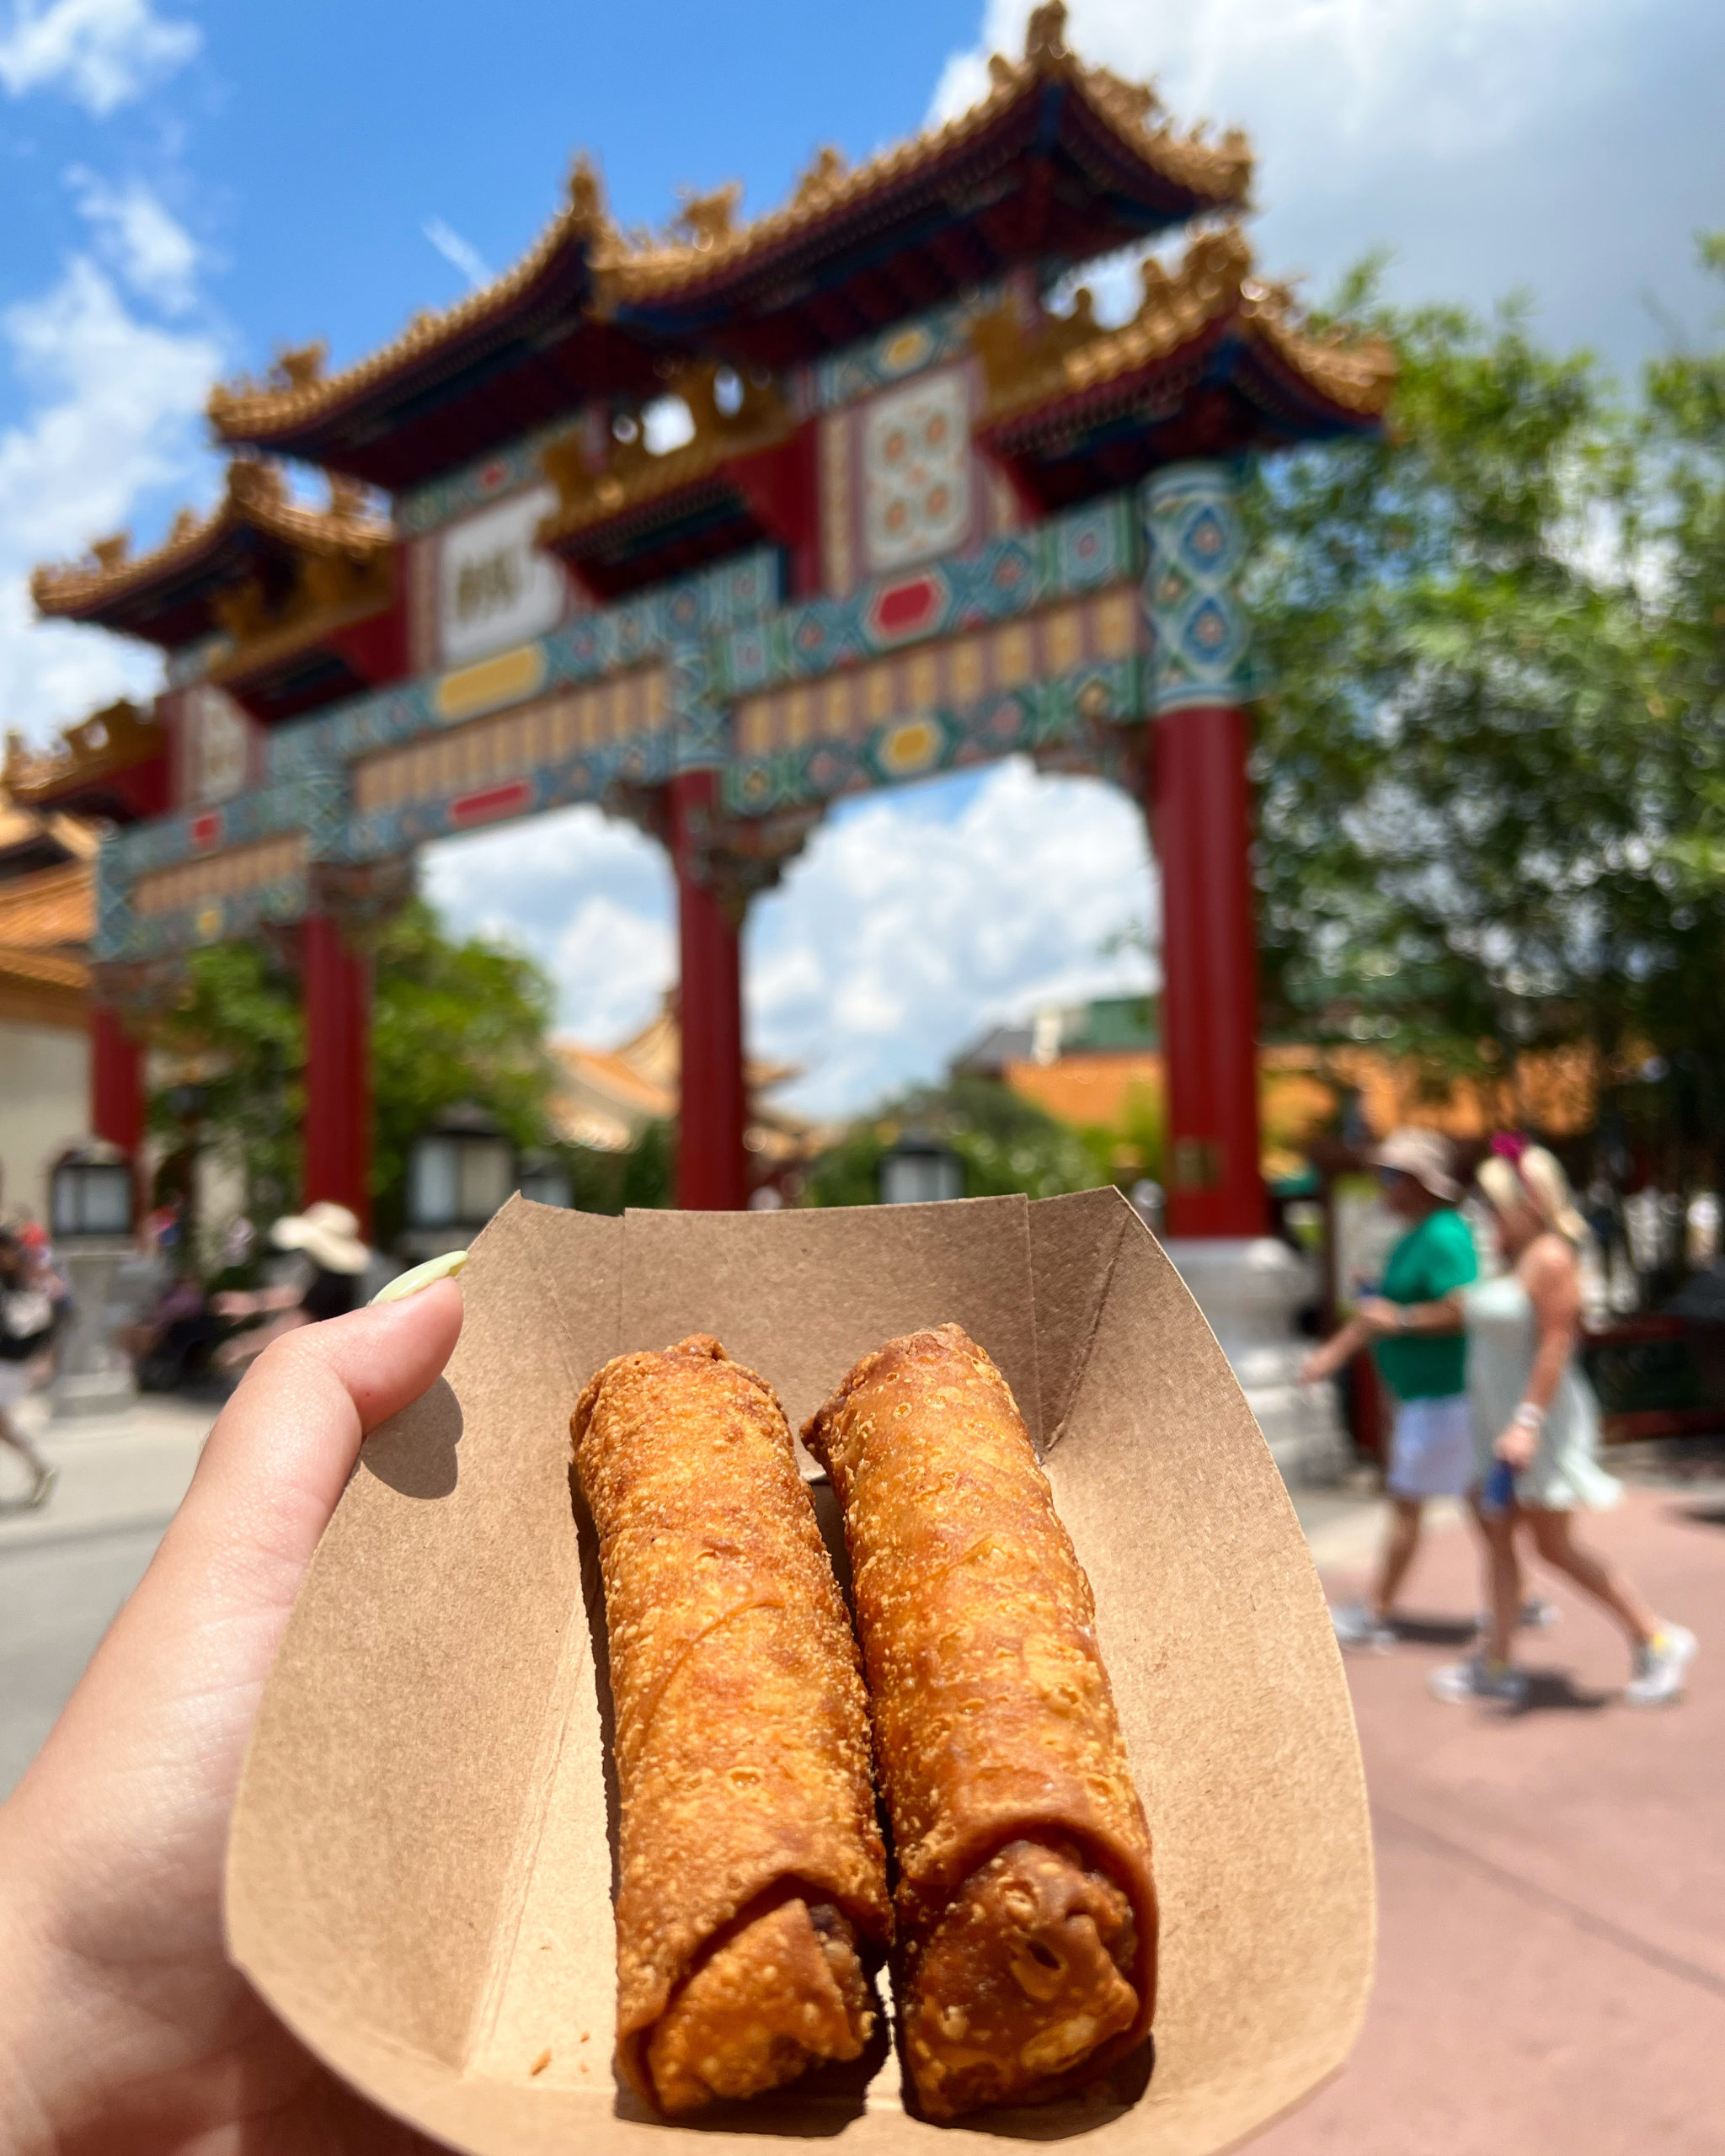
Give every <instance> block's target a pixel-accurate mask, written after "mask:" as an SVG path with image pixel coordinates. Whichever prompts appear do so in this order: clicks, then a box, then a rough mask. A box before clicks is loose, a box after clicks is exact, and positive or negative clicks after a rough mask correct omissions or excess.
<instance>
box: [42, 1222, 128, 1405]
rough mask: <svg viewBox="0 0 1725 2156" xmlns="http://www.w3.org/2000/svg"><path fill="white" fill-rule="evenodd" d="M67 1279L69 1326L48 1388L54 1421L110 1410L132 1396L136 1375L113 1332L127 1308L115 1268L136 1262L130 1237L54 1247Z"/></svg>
mask: <svg viewBox="0 0 1725 2156" xmlns="http://www.w3.org/2000/svg"><path fill="white" fill-rule="evenodd" d="M56 1256H57V1257H58V1258H59V1260H60V1262H61V1264H62V1265H63V1266H64V1267H66V1274H67V1279H68V1280H70V1281H71V1283H72V1326H71V1329H70V1330H69V1331H68V1332H67V1336H66V1340H65V1342H64V1345H63V1346H62V1347H61V1351H60V1369H59V1374H57V1375H56V1378H55V1380H54V1383H53V1385H52V1386H51V1388H50V1390H49V1396H48V1397H49V1401H50V1412H51V1414H52V1416H53V1417H54V1419H55V1421H56V1422H71V1421H73V1420H75V1419H77V1417H80V1416H83V1415H115V1414H118V1413H119V1412H120V1410H121V1409H123V1408H126V1407H129V1406H131V1403H132V1401H134V1400H136V1398H137V1395H138V1387H137V1380H136V1378H135V1377H134V1376H133V1375H132V1369H131V1363H130V1362H129V1361H128V1360H127V1359H126V1354H125V1353H124V1351H123V1350H122V1349H121V1348H119V1347H118V1346H116V1344H115V1338H114V1335H115V1331H116V1330H117V1329H118V1327H119V1326H120V1325H123V1324H124V1323H125V1322H126V1320H127V1318H128V1317H129V1316H131V1310H130V1309H129V1308H128V1307H127V1305H126V1302H125V1301H124V1299H122V1297H121V1296H120V1293H119V1283H120V1272H121V1269H122V1268H123V1267H126V1266H127V1265H128V1264H130V1263H131V1262H134V1261H136V1257H137V1250H136V1246H135V1245H134V1244H133V1243H132V1242H131V1240H130V1238H127V1239H126V1240H125V1241H120V1239H119V1238H118V1237H116V1238H115V1240H114V1241H111V1242H102V1243H93V1242H87V1243H84V1244H83V1245H82V1246H68V1245H67V1244H66V1243H61V1245H60V1246H59V1248H58V1250H57V1251H56Z"/></svg>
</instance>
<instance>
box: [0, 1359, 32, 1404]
mask: <svg viewBox="0 0 1725 2156" xmlns="http://www.w3.org/2000/svg"><path fill="white" fill-rule="evenodd" d="M35 1374H36V1366H35V1361H34V1359H32V1360H31V1361H29V1362H28V1363H0V1408H5V1407H16V1406H17V1405H18V1403H19V1401H20V1400H22V1399H23V1398H24V1396H25V1395H26V1394H27V1393H28V1392H29V1389H30V1384H31V1380H33V1379H34V1378H35Z"/></svg>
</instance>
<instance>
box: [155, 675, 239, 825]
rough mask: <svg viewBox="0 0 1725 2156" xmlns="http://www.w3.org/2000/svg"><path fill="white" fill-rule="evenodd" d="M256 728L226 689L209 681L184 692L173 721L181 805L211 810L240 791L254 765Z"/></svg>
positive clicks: (198, 683) (180, 695) (180, 697)
mask: <svg viewBox="0 0 1725 2156" xmlns="http://www.w3.org/2000/svg"><path fill="white" fill-rule="evenodd" d="M258 730H259V729H258V727H257V724H256V722H255V721H254V720H253V719H252V718H250V716H249V715H248V713H247V712H243V711H242V710H241V708H240V707H239V706H238V704H237V703H236V702H234V701H233V698H232V696H228V695H227V693H226V691H223V690H221V689H218V688H216V687H214V686H211V684H210V683H208V682H197V683H195V684H194V685H193V686H191V687H190V688H189V689H185V690H183V691H181V692H180V694H179V709H178V712H177V714H176V716H175V722H174V732H175V734H176V736H177V738H178V741H179V785H178V787H177V788H176V792H177V795H178V798H179V803H180V805H181V807H183V808H187V809H206V808H211V807H214V806H215V805H216V803H219V802H222V801H232V798H233V797H234V796H235V794H237V793H240V792H243V791H244V789H245V787H246V784H247V782H248V780H249V779H251V778H252V776H254V766H255V764H256V762H257V761H258V755H257V741H256V736H257V734H258Z"/></svg>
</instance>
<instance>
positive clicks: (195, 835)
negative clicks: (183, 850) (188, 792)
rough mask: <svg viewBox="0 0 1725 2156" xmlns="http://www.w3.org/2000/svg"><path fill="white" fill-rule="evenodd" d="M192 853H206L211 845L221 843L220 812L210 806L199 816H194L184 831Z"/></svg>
mask: <svg viewBox="0 0 1725 2156" xmlns="http://www.w3.org/2000/svg"><path fill="white" fill-rule="evenodd" d="M186 836H187V838H188V839H189V840H190V844H191V849H192V851H193V852H194V853H208V852H209V851H210V850H211V847H213V846H220V845H221V843H222V814H221V811H220V810H219V809H208V810H206V812H205V814H203V815H201V816H194V817H193V818H192V820H191V825H190V830H188V831H187V833H186Z"/></svg>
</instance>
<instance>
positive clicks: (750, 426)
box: [537, 360, 796, 547]
mask: <svg viewBox="0 0 1725 2156" xmlns="http://www.w3.org/2000/svg"><path fill="white" fill-rule="evenodd" d="M727 378H728V379H729V382H731V383H734V395H733V396H729V397H726V398H724V400H723V401H721V394H720V383H721V381H722V380H727ZM668 386H669V388H670V392H671V393H672V394H673V395H676V396H678V397H681V398H682V400H683V402H684V403H686V405H687V407H688V408H689V417H690V419H691V420H692V422H693V424H694V432H693V434H692V435H691V437H690V439H689V440H687V441H686V442H684V443H683V444H682V445H681V446H680V447H679V448H676V449H673V450H669V451H665V453H664V454H662V455H658V456H655V455H654V452H653V451H651V450H649V448H648V446H647V439H646V430H645V429H644V427H643V426H642V425H641V424H640V422H639V421H638V419H636V420H632V421H631V422H630V423H629V424H630V426H631V428H632V431H631V432H630V433H628V435H624V436H621V437H619V436H616V435H614V436H613V437H612V440H611V446H610V454H609V456H608V457H607V459H606V462H605V464H604V465H603V466H602V467H599V468H596V469H595V467H594V466H593V465H592V464H591V463H590V462H589V461H588V455H587V448H586V443H585V438H584V435H585V430H583V429H581V428H579V427H576V428H574V429H572V430H570V431H569V433H568V434H565V435H559V436H558V438H557V440H555V441H553V442H551V443H549V444H548V445H547V447H546V448H545V450H544V451H542V458H541V461H542V464H543V466H544V469H545V474H546V477H547V478H548V479H550V480H551V481H552V482H553V484H554V485H555V486H556V488H557V494H558V504H557V507H556V508H555V509H554V510H553V511H552V512H551V514H550V515H548V516H547V518H546V519H545V520H544V521H543V523H542V524H541V525H540V526H539V529H538V532H537V539H538V542H539V544H540V545H541V546H545V547H555V546H556V545H558V543H559V542H562V541H566V540H569V539H572V538H574V537H575V536H578V535H579V534H580V533H583V532H585V531H590V530H592V529H594V528H595V527H596V526H600V525H604V524H608V523H610V522H611V520H612V519H613V518H614V517H618V516H622V515H627V514H628V512H629V511H630V510H638V509H644V508H645V507H647V506H648V504H650V503H653V502H655V501H660V500H663V499H665V497H667V496H668V495H670V494H676V493H677V492H678V491H679V490H680V489H681V488H685V487H688V486H692V485H693V484H694V483H696V482H697V481H699V480H702V479H705V478H710V477H711V476H712V475H713V473H714V472H717V471H718V467H720V465H721V464H723V463H724V462H725V461H726V460H727V459H728V458H729V457H734V456H750V455H752V454H753V453H754V452H755V451H758V450H762V449H770V448H772V446H774V444H775V443H777V442H780V441H782V440H785V439H786V438H787V437H788V435H790V434H791V432H792V431H793V428H794V427H795V424H796V420H795V416H794V414H793V413H792V411H791V409H790V408H789V406H788V404H786V403H785V401H784V399H783V398H782V396H781V395H780V393H779V392H778V390H777V387H775V386H774V385H773V384H772V382H760V381H755V380H753V379H751V378H750V376H747V375H745V374H734V373H733V371H732V370H731V369H729V368H728V367H726V366H724V365H722V364H721V363H720V362H719V361H718V360H712V361H704V362H702V363H701V364H699V365H696V366H686V367H682V368H680V369H679V370H678V371H676V373H675V374H673V375H672V376H671V377H670V382H669V385H668Z"/></svg>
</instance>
